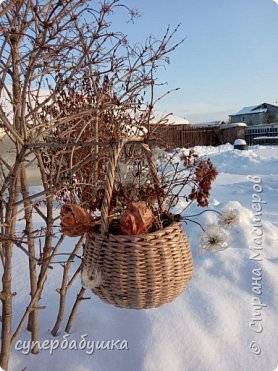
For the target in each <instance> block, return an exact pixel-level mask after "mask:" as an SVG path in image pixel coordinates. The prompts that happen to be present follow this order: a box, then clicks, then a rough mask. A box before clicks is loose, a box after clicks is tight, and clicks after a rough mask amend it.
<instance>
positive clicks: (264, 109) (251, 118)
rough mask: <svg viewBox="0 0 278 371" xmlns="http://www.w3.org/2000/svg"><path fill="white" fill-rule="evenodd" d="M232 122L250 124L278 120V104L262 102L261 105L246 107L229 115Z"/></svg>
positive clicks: (261, 123)
mask: <svg viewBox="0 0 278 371" xmlns="http://www.w3.org/2000/svg"><path fill="white" fill-rule="evenodd" d="M229 118H230V123H237V122H244V123H246V124H247V125H248V126H250V125H266V124H270V123H274V122H278V106H276V105H274V104H269V103H262V104H260V105H259V106H251V107H244V108H242V109H241V110H240V111H239V112H237V113H235V114H233V115H229Z"/></svg>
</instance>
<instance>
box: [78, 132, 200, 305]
mask: <svg viewBox="0 0 278 371" xmlns="http://www.w3.org/2000/svg"><path fill="white" fill-rule="evenodd" d="M129 140H130V138H129ZM132 140H133V141H135V139H134V138H133V139H132ZM138 141H140V142H141V143H140V145H141V146H142V148H143V150H144V153H145V155H146V157H147V160H148V166H149V170H150V173H151V175H152V179H153V182H154V186H155V188H156V189H157V190H158V188H159V184H160V182H159V178H158V175H157V171H156V166H155V164H154V162H153V160H152V158H151V150H150V148H149V146H148V145H147V144H145V143H142V138H138ZM127 142H128V140H121V141H120V142H118V143H117V144H116V145H115V146H114V150H113V154H112V155H111V158H110V161H109V162H108V165H107V172H106V177H107V178H106V184H105V195H104V199H103V204H102V209H101V228H100V232H97V231H95V230H93V229H91V230H90V232H89V233H88V234H87V239H86V243H85V247H84V257H83V265H82V273H81V279H82V285H83V287H85V288H89V289H91V290H92V292H93V293H94V294H96V295H97V296H98V297H99V298H100V299H101V300H103V301H105V302H107V303H110V304H113V305H114V306H116V307H120V308H132V309H143V308H154V307H158V306H160V305H162V304H165V303H169V302H171V301H173V300H174V299H175V298H176V297H177V296H178V295H180V294H181V293H182V292H183V291H184V289H185V288H186V286H187V285H188V283H189V281H190V279H191V276H192V267H193V262H192V255H191V249H190V245H189V241H188V238H187V236H186V234H185V233H184V231H183V228H182V226H181V224H180V223H179V222H173V223H172V224H170V225H169V226H167V227H165V228H161V229H158V230H156V231H154V232H151V233H142V234H135V235H124V234H120V235H113V234H108V228H109V207H110V202H111V197H112V191H113V186H114V181H115V170H116V166H117V162H118V159H119V155H120V153H121V150H122V149H123V147H124V145H125V144H126V143H127ZM158 205H159V209H160V211H161V210H162V205H161V200H160V197H159V195H158Z"/></svg>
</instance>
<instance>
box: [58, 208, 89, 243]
mask: <svg viewBox="0 0 278 371" xmlns="http://www.w3.org/2000/svg"><path fill="white" fill-rule="evenodd" d="M93 225H94V220H93V218H92V217H91V215H90V214H89V213H88V212H87V211H86V210H85V209H83V208H82V207H81V206H79V205H75V204H65V205H63V206H62V209H61V231H62V233H64V234H65V235H66V236H69V237H77V236H82V235H83V234H84V233H86V232H88V231H89V229H90V228H91V227H92V226H93Z"/></svg>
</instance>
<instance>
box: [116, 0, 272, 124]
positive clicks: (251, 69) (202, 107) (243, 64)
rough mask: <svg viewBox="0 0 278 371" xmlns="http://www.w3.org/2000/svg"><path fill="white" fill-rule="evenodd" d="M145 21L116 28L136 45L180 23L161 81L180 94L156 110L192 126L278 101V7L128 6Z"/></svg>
mask: <svg viewBox="0 0 278 371" xmlns="http://www.w3.org/2000/svg"><path fill="white" fill-rule="evenodd" d="M126 4H128V5H129V6H131V7H133V6H135V7H136V8H137V9H138V10H139V11H140V13H141V17H140V18H139V19H138V20H137V21H136V22H135V24H125V23H124V24H123V23H121V24H120V23H119V24H117V22H118V21H117V22H114V27H115V28H117V26H119V25H120V27H121V30H123V31H124V32H126V33H128V35H129V38H130V39H131V40H132V41H144V39H145V38H146V36H147V35H149V34H153V35H155V36H157V37H159V36H162V35H163V33H164V31H165V29H166V27H167V25H168V24H169V25H171V26H172V27H175V26H176V25H177V24H178V23H181V28H180V31H179V33H178V34H177V38H176V40H178V39H179V38H180V39H182V38H183V37H186V40H185V42H184V43H183V44H182V45H181V46H180V47H179V48H178V49H177V50H176V51H174V52H173V53H172V54H171V55H170V61H171V63H170V65H169V66H167V69H166V70H165V71H164V70H160V72H159V74H158V78H159V79H160V80H161V81H167V82H168V86H167V89H170V88H176V87H179V88H180V90H179V91H178V92H175V93H172V94H171V95H170V96H169V97H167V98H165V99H164V100H163V101H162V102H161V104H160V106H158V108H159V109H160V110H162V111H163V112H166V111H167V112H168V111H169V112H173V113H174V114H175V115H177V116H181V117H186V118H188V119H190V120H192V121H193V122H200V121H206V120H213V119H227V118H228V115H229V114H231V113H235V112H237V111H239V110H240V109H241V108H242V107H243V106H248V105H257V104H260V103H262V102H268V103H272V104H275V102H277V101H278V5H277V4H276V3H275V2H274V1H273V0H210V1H208V0H198V1H196V0H172V1H169V0H163V1H162V0H137V1H136V0H127V1H126Z"/></svg>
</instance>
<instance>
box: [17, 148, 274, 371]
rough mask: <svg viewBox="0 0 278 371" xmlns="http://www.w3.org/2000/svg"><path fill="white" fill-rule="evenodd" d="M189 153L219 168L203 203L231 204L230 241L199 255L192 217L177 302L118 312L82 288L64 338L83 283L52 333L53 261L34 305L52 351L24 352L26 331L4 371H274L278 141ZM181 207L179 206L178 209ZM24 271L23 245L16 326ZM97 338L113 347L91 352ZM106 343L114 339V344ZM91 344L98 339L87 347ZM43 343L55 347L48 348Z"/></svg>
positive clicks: (205, 219)
mask: <svg viewBox="0 0 278 371" xmlns="http://www.w3.org/2000/svg"><path fill="white" fill-rule="evenodd" d="M195 150H196V151H197V153H199V154H200V155H207V156H209V157H210V158H211V160H212V162H213V163H214V164H215V165H216V168H217V170H218V172H219V175H218V177H217V179H216V181H215V182H214V184H213V189H212V192H211V198H210V200H211V203H210V206H209V208H210V209H213V210H217V211H221V210H222V209H223V207H225V206H229V207H231V208H235V209H237V210H238V213H239V223H238V224H237V225H234V226H233V228H232V229H229V230H227V234H228V236H229V247H228V248H227V249H226V250H224V251H219V252H206V251H203V250H202V249H201V248H200V236H201V229H200V227H199V226H198V225H197V224H194V223H190V222H188V223H187V224H184V228H185V230H186V232H187V233H188V235H189V239H190V242H191V246H192V253H193V259H194V272H193V278H192V280H191V282H190V284H189V286H188V288H187V289H186V290H185V291H184V293H183V294H182V295H181V296H180V297H179V298H177V299H176V300H175V301H174V302H173V303H170V304H166V305H164V306H161V307H159V308H157V309H149V310H139V311H138V310H127V309H118V308H115V307H113V306H111V305H108V304H105V303H103V302H101V301H100V300H99V299H98V298H97V297H95V296H94V295H93V294H90V292H89V291H88V293H87V296H91V297H92V300H85V301H83V302H82V303H81V305H80V306H79V310H78V315H77V317H76V319H75V322H74V324H73V327H72V331H71V334H70V335H69V336H68V337H63V336H64V333H63V330H64V327H65V324H66V320H67V317H68V315H69V311H70V309H71V307H72V304H73V302H74V300H75V297H76V294H77V292H78V291H79V287H80V282H76V284H75V285H74V286H73V287H72V288H71V289H70V292H69V295H68V298H67V311H66V317H65V321H64V323H63V327H62V329H61V331H60V332H59V334H58V336H56V337H55V338H54V337H53V336H52V335H51V334H50V330H51V329H52V327H53V324H54V321H55V319H56V313H57V309H58V304H59V295H58V294H57V292H56V291H55V290H56V288H58V287H60V282H61V274H62V267H60V266H59V265H58V264H57V265H55V269H53V270H51V271H49V275H48V281H47V285H46V288H45V291H44V293H43V297H42V299H41V302H40V304H41V305H46V309H44V310H41V311H40V323H41V328H40V339H41V346H44V348H48V349H42V350H41V351H40V353H39V354H38V355H31V354H28V355H27V354H24V353H27V352H28V343H23V341H25V340H26V341H27V340H29V333H28V332H27V331H26V330H24V331H23V332H22V334H21V335H20V337H19V341H18V342H17V343H16V347H15V348H14V349H13V351H12V356H11V363H10V370H12V371H19V370H23V369H24V370H26V371H37V370H40V371H46V370H52V371H60V370H61V371H89V370H90V371H91V370H92V371H236V370H240V371H273V370H274V369H276V367H277V365H278V328H277V327H278V211H277V206H278V193H277V192H278V190H277V184H278V146H276V147H275V146H256V147H252V148H251V149H249V150H248V151H239V150H234V149H233V146H232V145H229V144H227V145H223V146H219V147H196V148H195ZM181 151H182V149H181ZM248 175H249V177H248ZM252 205H253V206H252ZM183 207H184V205H182V202H181V204H180V206H179V208H178V210H177V211H179V210H182V209H183ZM201 211H203V209H202V208H198V207H191V208H190V210H187V211H186V214H187V215H189V214H196V213H198V212H201ZM194 220H196V221H198V222H201V223H202V225H203V226H204V227H207V226H209V225H211V224H215V223H217V220H218V216H217V214H216V213H214V212H205V213H203V214H202V215H201V216H200V217H198V218H196V217H195V218H194ZM39 222H40V221H39V219H38V223H39ZM75 242H76V239H75V238H67V239H66V242H65V243H64V247H63V249H64V250H65V251H68V252H70V251H71V249H72V247H73V245H74V243H75ZM260 242H262V243H261V245H260V244H259V243H260ZM27 276H28V270H27V257H26V255H24V254H23V252H22V251H18V250H15V252H14V281H13V291H16V292H17V295H16V296H15V298H14V303H15V309H14V326H16V324H17V322H18V320H19V318H20V316H21V315H22V313H23V312H24V310H25V308H26V305H27V302H28V299H29V298H27V297H26V293H28V292H29V291H28V290H29V289H28V279H27ZM252 282H253V286H252ZM86 335H87V336H86ZM84 339H85V341H84ZM56 340H57V341H56ZM102 340H103V341H105V342H106V343H105V344H106V345H107V344H108V345H107V347H108V348H112V347H113V348H114V349H102V350H101V349H96V348H97V347H98V348H99V347H100V344H99V343H98V344H97V342H100V341H102ZM112 340H114V341H116V340H119V342H117V343H113V344H114V345H113V346H111V344H112ZM43 341H44V342H45V343H44V345H43ZM49 341H52V343H50V342H49ZM53 341H56V342H55V343H54V342H53ZM92 341H95V343H94V345H95V349H94V352H93V353H92V350H93V349H92V344H93V343H92ZM107 341H110V343H107ZM50 344H51V345H50ZM103 344H104V343H103ZM115 344H116V345H115ZM49 346H52V347H54V348H56V349H52V351H51V349H49ZM65 347H67V349H63V348H65ZM127 347H128V349H126V348H127ZM69 348H72V349H69ZM75 348H78V349H75ZM80 348H83V349H80ZM116 348H123V349H116ZM50 353H52V354H50ZM88 353H92V354H88Z"/></svg>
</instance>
